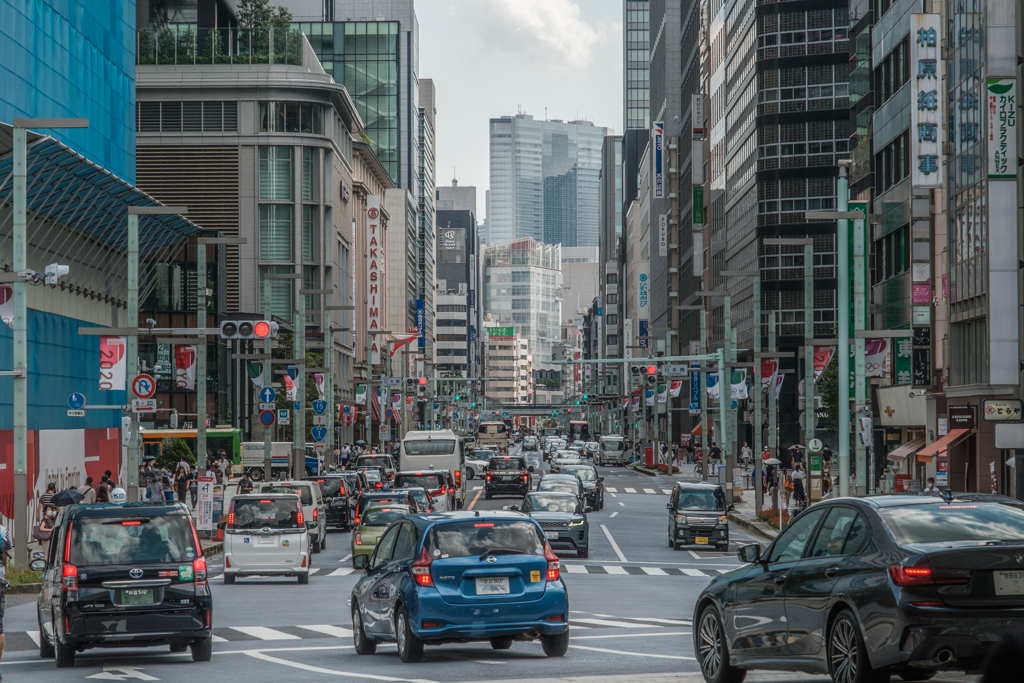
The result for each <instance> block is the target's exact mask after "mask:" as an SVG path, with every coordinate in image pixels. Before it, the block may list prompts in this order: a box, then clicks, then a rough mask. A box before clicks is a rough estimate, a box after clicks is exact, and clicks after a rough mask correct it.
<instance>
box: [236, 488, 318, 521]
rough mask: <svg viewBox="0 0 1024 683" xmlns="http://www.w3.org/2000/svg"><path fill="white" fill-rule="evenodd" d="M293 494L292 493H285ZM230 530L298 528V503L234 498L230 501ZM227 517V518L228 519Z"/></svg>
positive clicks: (270, 499)
mask: <svg viewBox="0 0 1024 683" xmlns="http://www.w3.org/2000/svg"><path fill="white" fill-rule="evenodd" d="M287 493H294V491H287ZM231 503H232V507H231V513H230V515H234V517H231V518H230V521H231V524H230V528H232V529H262V528H264V527H267V528H269V529H296V528H298V527H299V513H300V512H302V510H301V509H300V508H299V505H298V501H297V500H295V499H293V498H264V499H262V500H255V499H252V498H235V499H234V500H233V501H231ZM230 515H229V517H230Z"/></svg>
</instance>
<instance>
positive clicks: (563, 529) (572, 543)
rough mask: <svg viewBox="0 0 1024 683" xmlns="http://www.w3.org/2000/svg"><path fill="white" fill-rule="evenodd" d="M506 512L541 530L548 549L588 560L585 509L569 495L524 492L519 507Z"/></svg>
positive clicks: (577, 499) (588, 548)
mask: <svg viewBox="0 0 1024 683" xmlns="http://www.w3.org/2000/svg"><path fill="white" fill-rule="evenodd" d="M509 509H510V510H519V511H520V512H525V513H526V514H528V515H529V516H530V517H533V518H534V519H535V520H536V521H537V523H538V524H540V526H541V528H542V529H544V535H545V536H546V537H547V539H548V543H549V544H550V545H551V549H552V550H567V551H569V552H575V553H576V554H577V555H578V556H579V557H590V522H588V521H587V508H586V507H584V505H583V503H581V502H580V500H579V498H577V497H576V496H574V495H572V494H571V493H556V492H545V493H539V492H533V493H528V494H526V497H525V498H524V499H523V504H522V506H521V507H517V506H515V505H512V506H509Z"/></svg>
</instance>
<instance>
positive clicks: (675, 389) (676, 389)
mask: <svg viewBox="0 0 1024 683" xmlns="http://www.w3.org/2000/svg"><path fill="white" fill-rule="evenodd" d="M682 391H683V381H682V380H681V379H674V380H672V398H679V394H681V393H682ZM699 395H700V394H699V393H698V396H699Z"/></svg>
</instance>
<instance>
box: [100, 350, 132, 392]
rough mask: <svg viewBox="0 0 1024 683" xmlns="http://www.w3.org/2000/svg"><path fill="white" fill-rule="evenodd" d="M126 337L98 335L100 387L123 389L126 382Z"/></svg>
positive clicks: (114, 389)
mask: <svg viewBox="0 0 1024 683" xmlns="http://www.w3.org/2000/svg"><path fill="white" fill-rule="evenodd" d="M127 346H128V342H127V337H100V389H101V390H102V391H125V389H126V388H127V382H128V359H127V358H125V351H126V350H127Z"/></svg>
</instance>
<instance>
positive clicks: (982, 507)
mask: <svg viewBox="0 0 1024 683" xmlns="http://www.w3.org/2000/svg"><path fill="white" fill-rule="evenodd" d="M1014 502H1015V501H1014ZM738 554H739V557H740V559H741V560H743V561H745V562H748V563H749V564H748V565H747V566H746V567H743V568H740V569H737V570H734V571H732V572H729V573H728V574H726V575H724V576H721V577H718V578H716V579H714V580H713V581H712V582H711V584H710V585H709V586H708V587H707V588H706V589H705V590H704V592H703V593H702V594H701V596H700V598H699V599H698V600H697V603H696V607H695V609H694V616H693V623H694V629H693V637H694V648H695V651H696V654H697V660H698V663H699V664H700V667H701V672H702V673H703V674H704V678H705V680H707V681H709V682H710V683H726V682H730V681H741V680H743V677H744V675H745V671H746V670H748V669H775V670H786V671H803V672H806V673H825V674H830V675H831V676H832V680H833V681H837V682H838V683H874V682H876V681H887V680H888V679H889V676H890V674H898V675H899V676H900V677H901V678H902V679H903V680H911V681H917V680H926V679H928V678H930V677H931V676H932V675H933V674H934V673H935V672H936V671H945V670H953V671H968V672H975V671H978V670H979V669H980V667H981V665H982V663H983V662H984V659H985V657H986V655H987V653H988V651H989V650H990V649H991V648H992V646H993V645H995V644H996V643H997V642H999V640H1000V639H1002V637H1003V636H1005V635H1007V634H1011V633H1019V632H1020V630H1021V628H1024V509H1022V508H1021V507H1019V504H1013V503H1008V502H1006V500H1005V499H996V498H991V499H989V498H984V497H981V496H971V497H970V499H960V498H956V497H954V496H952V495H951V494H949V493H948V492H947V493H945V494H944V496H942V497H938V496H934V497H931V496H877V497H870V498H861V499H857V498H841V499H837V500H830V501H825V502H822V503H819V504H817V505H815V506H813V507H812V508H810V509H808V510H807V511H806V512H804V513H803V514H801V515H800V516H799V517H797V518H796V519H794V520H793V521H792V523H791V524H790V525H789V526H788V527H787V528H786V529H785V530H783V532H782V533H780V534H779V536H778V537H777V538H776V539H775V541H773V542H772V544H771V545H769V546H768V548H767V549H766V550H764V551H763V552H762V550H761V548H760V546H757V545H747V546H743V547H742V548H740V550H739V553H738Z"/></svg>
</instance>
